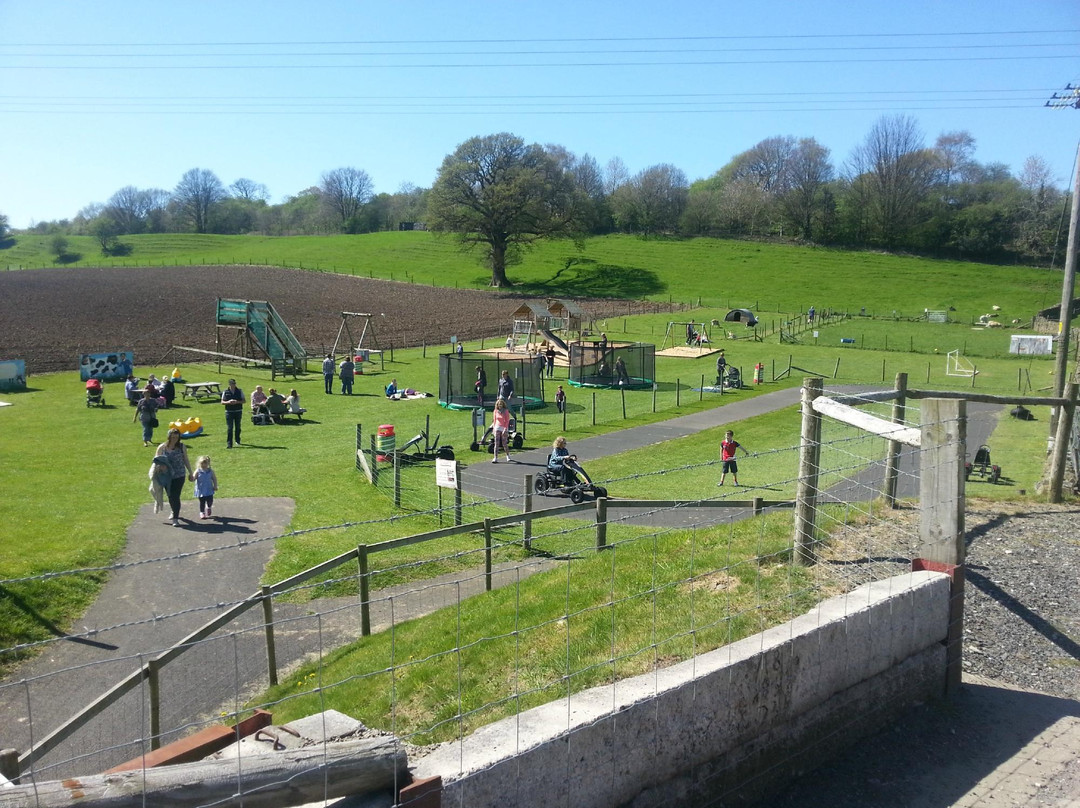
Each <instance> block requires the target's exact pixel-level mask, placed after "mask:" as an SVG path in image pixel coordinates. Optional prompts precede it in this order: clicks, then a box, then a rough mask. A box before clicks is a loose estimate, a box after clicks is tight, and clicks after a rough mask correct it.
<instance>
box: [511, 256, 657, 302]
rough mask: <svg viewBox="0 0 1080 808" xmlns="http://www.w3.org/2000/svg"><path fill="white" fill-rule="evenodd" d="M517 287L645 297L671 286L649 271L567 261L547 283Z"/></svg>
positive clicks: (529, 290) (590, 261)
mask: <svg viewBox="0 0 1080 808" xmlns="http://www.w3.org/2000/svg"><path fill="white" fill-rule="evenodd" d="M516 288H517V290H518V291H520V292H523V293H526V294H531V295H548V296H558V297H618V298H643V297H648V296H649V295H657V294H660V293H661V292H664V291H666V290H667V285H666V284H665V283H663V282H662V281H661V280H660V278H659V277H658V276H657V275H656V273H655V272H653V271H652V270H649V269H642V268H641V267H630V266H622V265H619V264H601V263H598V262H596V261H594V260H593V259H591V258H567V259H566V261H565V264H564V266H563V267H562V269H560V270H559V271H558V272H556V273H555V274H554V275H552V276H551V277H550V278H548V279H547V280H544V281H523V282H521V283H519V284H518V285H517V287H516Z"/></svg>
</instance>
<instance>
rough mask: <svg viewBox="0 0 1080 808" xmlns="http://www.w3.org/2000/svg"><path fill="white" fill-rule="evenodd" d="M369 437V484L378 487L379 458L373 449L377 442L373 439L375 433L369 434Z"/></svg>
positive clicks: (375, 447) (376, 446)
mask: <svg viewBox="0 0 1080 808" xmlns="http://www.w3.org/2000/svg"><path fill="white" fill-rule="evenodd" d="M369 437H370V439H371V484H372V485H374V486H376V487H378V485H379V459H378V458H377V457H376V456H375V451H376V449H377V448H378V442H377V441H376V439H375V435H374V434H372V435H370V436H369Z"/></svg>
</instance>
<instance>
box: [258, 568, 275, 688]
mask: <svg viewBox="0 0 1080 808" xmlns="http://www.w3.org/2000/svg"><path fill="white" fill-rule="evenodd" d="M260 588H261V589H262V607H263V632H264V633H265V634H266V669H267V671H268V672H269V674H270V684H271V686H273V685H276V684H277V683H278V678H277V646H276V645H275V644H274V596H273V590H271V588H270V587H269V586H265V585H264V586H262V587H260Z"/></svg>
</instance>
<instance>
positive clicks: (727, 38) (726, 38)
mask: <svg viewBox="0 0 1080 808" xmlns="http://www.w3.org/2000/svg"><path fill="white" fill-rule="evenodd" d="M1076 33H1080V28H1056V29H1049V30H1017V31H931V32H926V33H904V34H900V33H875V34H865V33H864V34H728V35H719V36H712V35H710V36H657V37H636V36H635V37H556V38H539V37H538V38H528V39H386V40H378V39H353V40H349V39H343V40H279V41H273V40H271V41H258V40H256V41H250V42H20V43H11V42H8V43H5V44H3V45H0V47H24V48H60V47H86V48H119V47H142V48H164V47H177V48H180V47H184V48H194V47H205V46H229V47H236V46H248V47H265V46H272V45H304V46H308V45H335V46H338V45H448V44H461V45H494V44H509V43H526V42H536V43H548V42H561V43H566V42H733V41H745V40H761V39H766V40H768V39H776V40H786V39H841V40H843V39H883V38H894V39H911V38H915V37H947V36H1023V35H1044V34H1076Z"/></svg>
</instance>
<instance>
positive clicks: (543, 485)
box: [533, 474, 551, 494]
mask: <svg viewBox="0 0 1080 808" xmlns="http://www.w3.org/2000/svg"><path fill="white" fill-rule="evenodd" d="M550 487H551V481H550V480H548V478H547V477H545V476H544V475H543V474H541V475H540V476H539V477H537V478H536V479H535V480H533V491H535V492H536V493H537V494H546V493H547V492H548V489H549V488H550Z"/></svg>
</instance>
